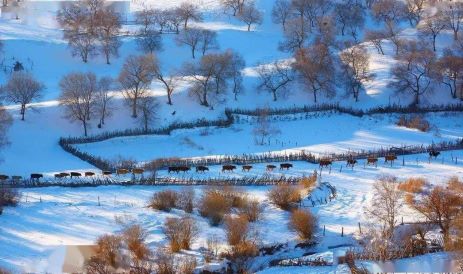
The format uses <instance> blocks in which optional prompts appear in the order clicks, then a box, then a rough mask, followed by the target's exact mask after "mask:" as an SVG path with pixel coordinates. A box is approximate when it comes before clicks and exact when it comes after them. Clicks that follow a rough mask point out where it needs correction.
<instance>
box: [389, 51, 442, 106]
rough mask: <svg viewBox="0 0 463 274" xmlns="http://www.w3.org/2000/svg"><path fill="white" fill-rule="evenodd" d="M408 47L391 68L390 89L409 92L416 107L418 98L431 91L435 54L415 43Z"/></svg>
mask: <svg viewBox="0 0 463 274" xmlns="http://www.w3.org/2000/svg"><path fill="white" fill-rule="evenodd" d="M409 43H412V44H413V43H415V44H414V45H410V44H409V45H408V46H407V47H405V48H407V49H406V51H404V53H402V54H401V55H400V56H399V57H398V58H399V62H398V63H397V64H396V65H395V66H394V67H393V68H392V75H393V80H392V82H391V83H390V86H391V87H392V88H395V89H396V90H397V91H398V92H410V93H412V94H413V95H414V96H415V99H414V104H415V105H418V104H419V102H420V96H421V95H423V94H424V93H426V92H428V91H430V90H431V89H432V83H433V79H434V75H433V73H434V71H433V69H434V66H435V63H436V55H435V53H434V52H433V51H432V50H430V49H427V48H424V47H419V46H418V45H417V44H416V42H409Z"/></svg>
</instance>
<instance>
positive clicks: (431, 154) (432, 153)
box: [429, 149, 440, 159]
mask: <svg viewBox="0 0 463 274" xmlns="http://www.w3.org/2000/svg"><path fill="white" fill-rule="evenodd" d="M439 155H440V152H439V151H437V150H435V149H431V150H430V151H429V158H430V159H432V158H434V159H437V156H439Z"/></svg>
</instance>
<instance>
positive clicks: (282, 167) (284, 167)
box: [280, 163, 293, 170]
mask: <svg viewBox="0 0 463 274" xmlns="http://www.w3.org/2000/svg"><path fill="white" fill-rule="evenodd" d="M292 167H293V164H290V163H283V164H280V170H283V169H286V170H288V169H290V168H292Z"/></svg>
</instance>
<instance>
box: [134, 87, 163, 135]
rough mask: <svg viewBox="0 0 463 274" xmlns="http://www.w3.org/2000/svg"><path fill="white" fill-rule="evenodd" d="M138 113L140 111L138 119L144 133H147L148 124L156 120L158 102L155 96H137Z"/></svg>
mask: <svg viewBox="0 0 463 274" xmlns="http://www.w3.org/2000/svg"><path fill="white" fill-rule="evenodd" d="M137 108H138V113H140V116H139V120H140V124H141V125H142V126H143V130H144V132H145V133H148V130H149V128H150V125H151V124H152V123H153V122H154V120H156V118H157V117H156V114H157V113H158V108H159V104H158V102H157V101H156V98H155V97H152V96H145V95H144V96H142V97H140V98H139V102H138V104H137Z"/></svg>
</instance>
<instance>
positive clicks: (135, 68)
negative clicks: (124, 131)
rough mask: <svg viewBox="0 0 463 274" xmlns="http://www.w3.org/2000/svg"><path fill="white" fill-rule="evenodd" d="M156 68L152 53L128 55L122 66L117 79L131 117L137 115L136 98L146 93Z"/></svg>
mask: <svg viewBox="0 0 463 274" xmlns="http://www.w3.org/2000/svg"><path fill="white" fill-rule="evenodd" d="M156 70H157V67H156V60H155V57H154V56H153V55H152V54H147V55H140V56H134V55H130V56H128V57H127V58H126V60H125V63H124V65H123V66H122V70H121V72H120V73H119V77H118V81H119V83H120V85H121V87H122V89H123V95H124V97H125V98H126V99H127V100H128V102H129V103H130V106H131V108H132V117H133V118H136V117H137V116H138V115H137V103H138V99H139V98H140V97H143V96H144V95H145V94H146V92H147V90H148V88H149V87H150V85H151V82H152V81H153V79H154V77H155V72H156Z"/></svg>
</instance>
